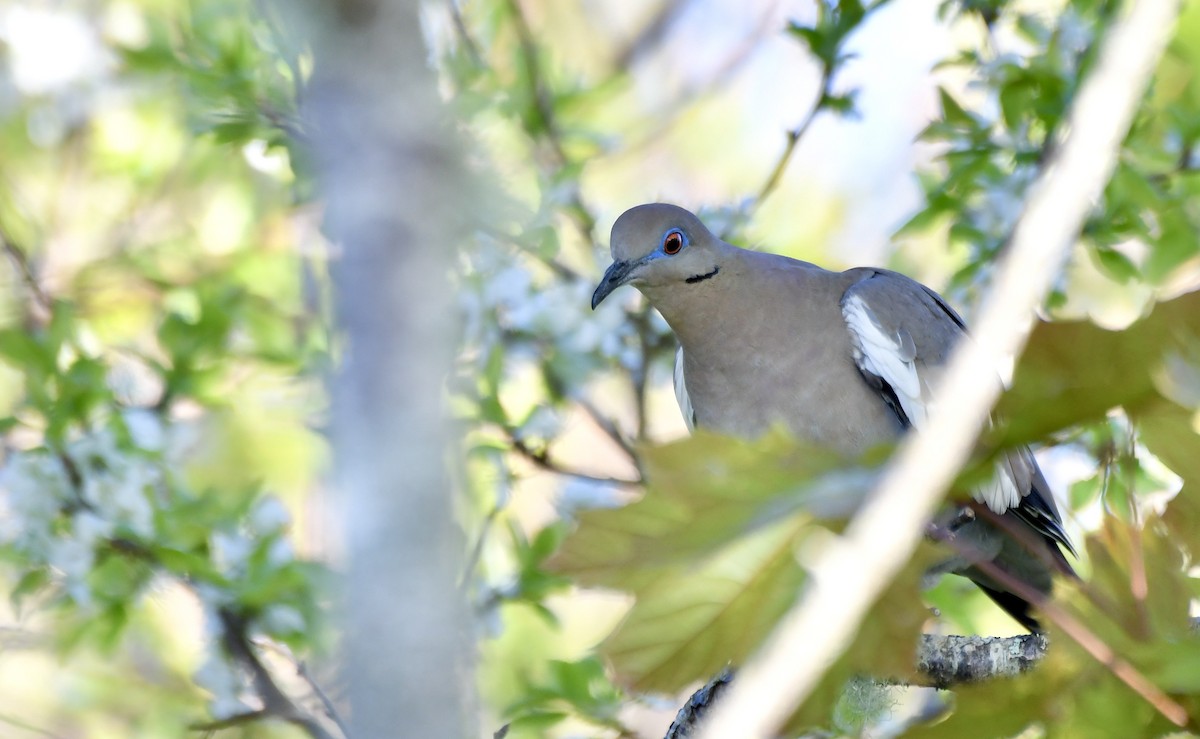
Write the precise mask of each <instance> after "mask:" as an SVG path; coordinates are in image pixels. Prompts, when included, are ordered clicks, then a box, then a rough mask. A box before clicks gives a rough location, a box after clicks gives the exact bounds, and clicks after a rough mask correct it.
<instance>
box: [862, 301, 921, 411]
mask: <svg viewBox="0 0 1200 739" xmlns="http://www.w3.org/2000/svg"><path fill="white" fill-rule="evenodd" d="M842 317H843V318H845V319H846V327H847V328H849V329H850V338H851V339H853V344H854V361H855V362H856V363H857V364H858V366H859V368H860V369H862V370H863V371H864V372H870V373H871V374H872V375H875V376H876V377H878V378H880V379H882V380H883V381H884V382H886V383H887V384H888V385H889V386H890V387H891V388H892V390H893V391H895V393H896V399H897V400H899V401H900V408H901V410H903V411H904V415H906V416H908V420H909V422H911V423H912V425H913V426H916V427H920V426H922V425H924V423H925V402H926V393H925V392H924V390H925V385H924V383H923V382H922V380H921V378H920V377H918V376H917V366H916V364H915V363H914V362H913V359H915V358H916V347H914V346H913V341H912V337H910V336H908V335H907V334H903V333H897V334H896V335H895V336H888V335H887V334H886V333H884V331H883V329H881V328H880V327H879V325H878V324H877V323H875V319H874V317H873V316H872V312H871V309H870V308H869V307H867V304H866V302H865V301H863V299H862V297H861V296H859V295H853V294H851V295H849V296H847V298H846V300H845V301H844V302H843V303H842Z"/></svg>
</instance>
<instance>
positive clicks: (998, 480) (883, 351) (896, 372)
mask: <svg viewBox="0 0 1200 739" xmlns="http://www.w3.org/2000/svg"><path fill="white" fill-rule="evenodd" d="M842 317H843V318H845V320H846V327H847V328H849V329H850V338H851V343H852V344H853V347H854V361H855V363H856V364H858V366H859V368H860V369H861V370H862V371H864V372H869V373H870V374H872V375H875V376H876V377H878V378H880V379H882V380H883V381H884V382H886V383H887V384H888V386H890V387H891V388H892V391H893V392H895V393H896V399H897V400H898V401H900V408H901V410H903V411H904V415H906V416H908V420H909V422H910V423H911V424H912V426H913V427H914V428H921V427H922V426H924V425H925V419H926V416H927V414H928V407H929V386H928V383H927V382H926V381H925V379H923V378H922V377H920V375H919V374H918V373H917V366H916V363H915V361H914V360H915V359H916V347H915V346H914V345H913V341H912V337H911V336H909V335H908V334H907V333H905V332H903V331H900V332H897V333H896V334H895V335H892V336H889V335H888V334H887V333H886V332H885V331H884V329H882V328H881V327H880V326H879V324H877V323H876V322H875V319H874V314H873V312H872V311H871V308H870V307H869V306H868V305H867V304H866V301H864V300H863V298H862V296H860V295H855V294H850V295H848V296H847V297H846V299H845V300H844V301H843V302H842ZM681 372H682V369H681V367H680V366H679V365H676V369H675V375H676V378H677V379H676V393H677V394H678V392H679V391H678V387H679V379H680V378H681V377H682V375H681ZM1016 480H1017V476H1016V473H1015V471H1014V470H1013V469H1012V467H1011V463H1010V462H1009V461H1008V460H1007V459H1002V460H1000V461H997V462H996V469H995V472H994V474H993V475H992V478H991V479H990V480H988V481H987V482H986V483H984V484H983V485H980V486H979V487H978V488H976V489H975V490H974V496H975V499H976V500H978V501H979V502H981V503H984V504H986V505H987V507H988V508H990V509H991V510H992V511H994V512H995V513H996V514H1003V513H1004V512H1005V511H1007V510H1008V509H1009V508H1015V507H1017V506H1018V505H1020V504H1021V498H1022V497H1023V496H1022V493H1021V490H1020V489H1019V488H1018V486H1017V483H1016Z"/></svg>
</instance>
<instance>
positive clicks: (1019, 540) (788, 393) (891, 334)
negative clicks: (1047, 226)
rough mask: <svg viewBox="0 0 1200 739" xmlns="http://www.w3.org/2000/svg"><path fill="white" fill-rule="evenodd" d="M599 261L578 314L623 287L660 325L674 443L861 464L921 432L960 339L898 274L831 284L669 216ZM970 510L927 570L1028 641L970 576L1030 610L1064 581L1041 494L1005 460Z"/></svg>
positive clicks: (823, 274) (1023, 611)
mask: <svg viewBox="0 0 1200 739" xmlns="http://www.w3.org/2000/svg"><path fill="white" fill-rule="evenodd" d="M610 248H611V251H612V258H613V263H612V265H611V266H610V267H609V268H608V270H607V271H606V272H605V273H604V276H603V277H602V278H601V280H600V284H599V285H598V286H597V287H596V291H595V293H593V295H592V308H593V309H595V307H596V306H597V305H599V304H600V302H601V301H602V300H604V299H605V298H606V297H607V296H608V295H609V294H610V293H611V292H612V291H613V290H616V289H617V288H618V287H621V286H622V285H633V286H634V287H636V288H637V289H638V290H640V291H641V293H642V294H643V295H644V296H645V297H646V299H647V300H648V301H649V303H650V305H652V306H653V307H654V308H656V309H657V310H658V311H659V313H661V314H662V317H663V318H664V319H665V320H666V322H667V323H668V324H669V325H670V327H671V329H672V331H673V332H674V333H675V336H676V337H677V338H678V340H679V351H678V352H677V353H676V356H675V395H676V398H677V399H678V401H679V407H680V410H681V411H682V412H683V417H684V421H685V423H686V424H687V427H688V429H689V430H693V429H695V428H696V427H703V428H707V429H712V430H714V431H717V432H720V433H725V434H729V435H733V436H741V437H747V438H754V437H756V436H759V435H761V434H763V433H764V432H766V431H767V430H768V429H770V428H771V427H772V426H774V425H778V424H782V425H783V426H784V427H785V428H786V429H788V430H789V431H790V432H791V433H792V434H793V435H795V436H796V437H797V438H798V439H802V440H804V441H807V442H811V443H813V444H816V445H819V446H824V447H826V448H829V449H831V450H833V451H836V452H838V453H841V454H846V455H857V454H861V453H863V452H865V451H866V450H868V449H869V448H871V447H873V446H876V445H880V444H883V443H886V442H889V441H893V440H895V439H896V438H897V437H899V436H900V435H901V434H903V433H904V432H905V431H906V430H907V429H909V428H914V427H916V428H919V427H921V426H922V424H923V423H924V421H925V417H926V414H927V412H928V411H929V409H930V407H931V402H932V401H933V400H934V399H933V398H932V397H931V394H930V393H931V388H933V389H935V390H936V380H937V378H938V374H939V371H940V370H941V369H942V368H943V366H944V365H945V363H946V361H947V359H948V357H949V355H950V352H951V350H952V349H953V348H954V346H955V344H956V343H957V342H958V341H959V340H961V339H962V338H963V337H964V336H965V335H966V327H965V324H964V323H963V320H962V318H961V317H959V315H958V314H957V313H956V312H955V311H954V309H953V308H951V307H950V305H949V304H947V302H946V301H945V300H944V299H943V298H942V297H941V296H940V295H938V294H937V293H936V292H934V291H933V290H931V289H929V288H928V287H925V286H924V285H922V284H920V283H918V282H916V281H914V280H912V279H910V278H908V277H905V276H904V275H902V274H899V273H897V272H892V271H889V270H885V269H876V268H871V267H859V268H855V269H849V270H846V271H845V272H832V271H829V270H826V269H822V268H821V267H818V266H816V265H814V264H810V263H808V262H802V261H799V260H797V259H792V258H790V257H785V256H782V255H779V254H769V253H765V252H758V251H752V250H748V249H743V248H740V247H737V246H734V245H732V244H728V243H726V242H725V241H722V240H721V239H720V238H718V237H717V236H715V235H714V234H713V233H712V232H711V231H709V230H708V228H706V227H705V226H704V224H703V223H702V222H701V221H700V219H699V218H697V217H696V216H695V215H693V214H692V213H691V212H689V211H687V210H685V209H683V208H680V207H678V206H675V205H669V204H665V203H652V204H648V205H639V206H637V207H634V208H631V209H630V210H627V211H626V212H625V213H624V214H622V215H621V216H620V217H619V218H618V219H617V221H616V223H615V224H614V225H613V228H612V236H611V240H610ZM980 381H981V382H985V381H986V382H998V381H999V380H998V378H994V377H993V378H981V380H980ZM972 494H973V498H974V501H975V507H976V508H977V509H979V510H980V511H981V513H984V514H987V513H988V512H990V514H991V515H970V513H969V512H968V511H970V510H971V509H969V508H962V509H959V513H957V514H955V515H954V516H953V517H952V518H951V517H947V518H946V521H944V522H943V523H946V525H947V528H949V529H952V533H953V536H954V537H955V538H956V539H957V540H959V541H961V542H963V544H964V545H965V546H964V547H962V548H961V549H960V551H969V552H970V554H969V556H955V557H952V558H951V559H949V560H947V561H946V562H943V563H942V564H941V565H939V566H938V568H937V570H938V572H939V573H940V572H952V573H955V574H960V575H963V576H965V577H967V578H969V579H970V580H971V581H973V582H974V583H975V584H976V585H978V586H979V587H980V588H981V589H982V590H983V591H984V592H985V593H986V594H987V595H988V596H989V597H990V598H991V599H992V600H993V601H995V603H996V604H997V605H999V606H1000V607H1001V608H1003V609H1004V610H1005V611H1006V612H1007V613H1008V614H1009V615H1010V616H1012V617H1013V618H1014V619H1015V620H1016V621H1017V622H1018V623H1020V624H1021V625H1022V626H1024V627H1025V628H1027V629H1029V630H1031V631H1038V630H1039V623H1038V621H1037V619H1036V617H1035V616H1034V614H1033V612H1032V611H1033V606H1032V604H1031V603H1030V601H1029V600H1028V599H1027V598H1025V597H1022V596H1021V595H1019V594H1017V593H1016V592H1013V590H1014V588H1012V587H1011V586H1010V585H1011V584H1010V583H1006V582H1004V580H1005V579H1007V578H1003V577H1000V578H998V577H996V576H994V572H991V573H989V572H988V571H985V570H995V569H998V570H1001V571H1002V572H1004V573H1006V574H1007V575H1008V576H1009V578H1011V579H1015V580H1017V581H1019V582H1020V583H1023V584H1024V585H1025V586H1027V587H1028V588H1032V589H1033V591H1036V592H1037V593H1039V594H1043V595H1044V594H1048V593H1049V592H1050V588H1051V584H1052V578H1053V576H1054V575H1055V574H1056V573H1059V574H1063V575H1068V576H1074V572H1073V570H1072V568H1071V565H1070V564H1069V563H1068V561H1067V559H1066V557H1065V555H1064V553H1063V550H1066V551H1068V552H1071V554H1074V553H1075V552H1074V549H1073V548H1072V546H1071V541H1070V539H1069V538H1068V537H1067V534H1066V532H1065V531H1064V530H1063V526H1062V519H1061V517H1060V515H1059V512H1058V508H1057V507H1056V505H1055V503H1054V497H1053V494H1052V493H1051V491H1050V489H1049V486H1048V484H1047V482H1046V479H1045V477H1044V476H1043V475H1042V472H1041V470H1040V469H1039V468H1038V465H1037V462H1036V460H1035V459H1034V457H1033V454H1032V453H1031V452H1030V450H1029V449H1028V448H1026V447H1021V448H1018V449H1013V450H1010V451H1008V452H1007V453H1005V454H1004V455H1002V456H1001V457H1000V458H999V459H998V461H997V462H996V469H995V473H994V474H993V475H992V477H991V479H990V481H988V482H986V483H983V484H981V485H979V486H978V487H976V488H975V489H974V490H973V491H972ZM981 562H986V563H990V564H991V565H992V567H988V566H987V565H981V564H980V563H981ZM1015 589H1016V590H1021V589H1022V588H1015ZM1026 595H1028V593H1026Z"/></svg>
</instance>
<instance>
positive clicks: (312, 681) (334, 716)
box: [296, 660, 350, 737]
mask: <svg viewBox="0 0 1200 739" xmlns="http://www.w3.org/2000/svg"><path fill="white" fill-rule="evenodd" d="M296 674H297V675H299V676H300V677H302V678H304V681H305V682H306V683H308V687H310V688H312V691H313V694H315V695H316V696H317V700H319V701H321V706H322V707H323V708H324V709H325V715H326V716H328V717H329V719H330V720H331V721H333V723H335V724H337V727H338V729H340V730H341V732H342V736H345V737H349V736H350V727H349V726H347V725H346V722H345V720H344V719H342V716H341V714H340V713H339V712H338V710H337V706H336V705H334V703H333V700H332V699H330V697H329V694H328V693H326V692H325V690H324V689H322V688H321V685H320V683H318V682H317V680H316V678H314V677H313V675H312V672H310V671H309V669H308V663H307V662H305V661H303V660H300V661H297V662H296Z"/></svg>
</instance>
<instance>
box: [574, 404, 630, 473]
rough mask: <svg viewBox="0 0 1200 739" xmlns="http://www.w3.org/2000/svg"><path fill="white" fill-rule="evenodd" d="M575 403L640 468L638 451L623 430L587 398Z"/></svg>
mask: <svg viewBox="0 0 1200 739" xmlns="http://www.w3.org/2000/svg"><path fill="white" fill-rule="evenodd" d="M575 402H576V403H577V404H578V405H579V407H580V408H582V409H583V411H584V412H585V413H587V414H588V416H589V417H590V418H591V419H592V423H594V424H596V426H598V427H599V428H600V430H601V431H603V432H604V433H605V434H606V435H607V436H608V438H610V439H612V440H613V443H615V444H616V445H617V446H618V447H620V449H621V450H622V451H623V452H625V454H627V455H629V459H630V460H632V461H633V464H634V466H635V467H639V468H640V461H639V459H638V455H637V451H636V450H635V449H634V448H633V444H631V443H630V442H629V440H628V439H626V438H625V435H624V434H622V433H621V430H620V429H618V428H617V424H616V423H615V422H614V421H613V420H612V419H611V418H609V417H608V416H605V415H604V414H603V413H601V412H600V409H599V408H597V407H596V406H594V405H592V403H591V401H590V400H588V399H587V398H583V397H577V398H575Z"/></svg>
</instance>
